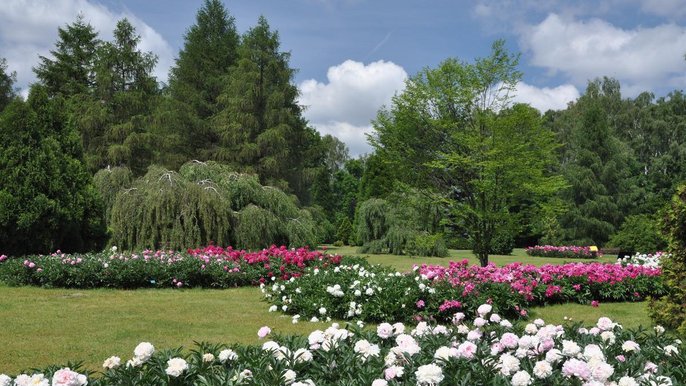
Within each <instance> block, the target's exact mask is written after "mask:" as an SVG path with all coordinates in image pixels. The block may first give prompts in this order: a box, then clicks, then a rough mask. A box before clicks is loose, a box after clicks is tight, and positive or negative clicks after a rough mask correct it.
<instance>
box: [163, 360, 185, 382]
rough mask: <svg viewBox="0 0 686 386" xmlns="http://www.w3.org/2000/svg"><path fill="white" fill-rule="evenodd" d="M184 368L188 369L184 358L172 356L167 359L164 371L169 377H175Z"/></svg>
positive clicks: (181, 372)
mask: <svg viewBox="0 0 686 386" xmlns="http://www.w3.org/2000/svg"><path fill="white" fill-rule="evenodd" d="M186 370H188V362H186V360H184V359H183V358H172V359H170V360H168V361H167V369H166V370H165V372H166V373H167V375H169V376H170V377H174V378H177V377H179V376H180V375H181V374H183V372H184V371H186Z"/></svg>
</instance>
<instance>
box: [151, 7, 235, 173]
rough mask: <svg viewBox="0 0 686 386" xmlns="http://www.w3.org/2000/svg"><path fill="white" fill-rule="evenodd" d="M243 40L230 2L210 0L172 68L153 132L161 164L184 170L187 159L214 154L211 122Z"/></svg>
mask: <svg viewBox="0 0 686 386" xmlns="http://www.w3.org/2000/svg"><path fill="white" fill-rule="evenodd" d="M238 40H239V37H238V33H237V32H236V26H235V22H234V19H233V17H231V16H230V15H229V13H228V11H227V10H226V8H225V7H224V5H223V4H222V3H221V2H220V1H218V0H206V1H205V2H204V4H203V6H202V7H201V8H200V9H199V10H198V12H197V14H196V21H195V24H194V25H192V26H191V27H190V28H189V29H188V30H187V32H186V34H185V35H184V46H183V48H182V49H181V50H180V51H179V54H178V59H177V60H176V63H175V65H174V66H173V67H172V68H171V70H170V72H169V88H168V93H169V95H168V97H167V98H164V99H163V100H162V102H161V103H160V104H159V106H158V108H157V109H156V111H155V112H154V113H153V119H152V122H151V127H150V130H151V132H152V133H153V135H154V136H155V138H156V141H157V144H158V146H159V149H160V152H159V153H158V154H157V155H156V162H157V163H159V164H162V165H164V166H165V167H168V168H172V169H178V168H179V167H180V166H181V165H182V164H183V163H185V162H187V161H190V160H192V159H198V160H206V159H208V157H209V156H210V152H211V150H210V149H211V148H212V146H213V143H215V142H216V137H215V136H214V135H213V133H212V128H211V121H212V119H213V117H214V116H215V115H216V114H217V113H218V112H219V110H220V106H219V102H218V100H217V98H218V97H219V94H220V93H221V92H222V90H223V87H224V84H225V81H226V77H227V76H228V74H229V72H230V71H231V68H232V66H233V65H234V64H235V63H236V61H237V59H238V53H237V46H238Z"/></svg>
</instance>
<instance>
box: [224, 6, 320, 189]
mask: <svg viewBox="0 0 686 386" xmlns="http://www.w3.org/2000/svg"><path fill="white" fill-rule="evenodd" d="M279 46H280V43H279V35H278V33H277V32H276V31H272V30H271V28H270V27H269V24H268V23H267V20H266V19H265V18H264V17H260V19H259V20H258V23H257V26H255V27H253V28H251V29H250V30H249V31H248V32H247V33H246V34H245V35H243V38H242V42H241V44H240V46H239V48H238V54H239V60H238V63H237V65H236V66H235V68H234V69H233V71H232V72H231V74H230V77H229V78H228V80H227V86H226V88H225V89H224V91H223V93H222V94H221V96H220V97H219V100H220V101H221V103H222V106H223V109H222V111H221V112H220V113H219V114H218V116H217V118H216V119H215V128H216V132H217V135H218V138H219V144H218V145H219V146H218V148H217V149H216V151H215V152H214V154H213V158H214V159H216V160H219V161H222V162H227V163H229V164H232V165H234V166H235V167H237V168H239V169H240V170H244V171H248V172H255V173H257V174H258V175H259V176H260V179H261V181H262V182H263V183H266V184H270V185H274V186H278V187H281V188H284V189H290V190H291V191H294V192H296V194H298V196H299V197H301V198H302V197H304V196H305V195H306V189H305V187H306V183H305V182H306V181H305V180H303V178H305V179H307V178H311V174H310V173H308V172H306V169H308V168H309V167H313V165H312V158H311V157H310V154H309V151H310V150H311V149H312V148H313V146H314V145H316V141H317V137H318V136H317V135H316V133H315V132H314V130H313V129H311V128H308V127H307V126H306V123H305V120H304V119H303V118H302V115H301V113H302V111H301V107H300V106H299V105H298V104H297V97H298V90H297V88H296V87H295V86H294V85H293V84H292V80H293V75H294V73H295V70H293V69H291V68H290V67H289V65H288V61H289V58H290V54H289V53H287V52H281V51H280V50H279ZM304 201H307V200H304Z"/></svg>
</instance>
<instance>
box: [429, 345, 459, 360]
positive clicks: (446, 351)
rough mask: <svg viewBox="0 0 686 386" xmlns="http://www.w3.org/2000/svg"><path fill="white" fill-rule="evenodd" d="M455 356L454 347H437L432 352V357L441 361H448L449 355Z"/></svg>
mask: <svg viewBox="0 0 686 386" xmlns="http://www.w3.org/2000/svg"><path fill="white" fill-rule="evenodd" d="M456 356H457V349H456V348H454V347H446V346H441V347H439V348H438V349H437V350H436V352H435V353H434V359H439V360H442V361H448V360H450V358H451V357H456Z"/></svg>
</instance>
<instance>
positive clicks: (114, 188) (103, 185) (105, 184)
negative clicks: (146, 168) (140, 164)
mask: <svg viewBox="0 0 686 386" xmlns="http://www.w3.org/2000/svg"><path fill="white" fill-rule="evenodd" d="M132 183H133V173H131V170H130V169H129V168H124V167H115V168H106V169H100V170H99V171H98V172H97V173H95V176H93V185H95V188H96V189H97V190H98V192H99V193H100V197H102V201H103V203H104V204H105V219H108V218H109V216H110V211H111V210H112V205H113V204H114V199H115V197H117V193H119V191H120V190H121V189H123V188H128V187H130V186H131V184H132Z"/></svg>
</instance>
